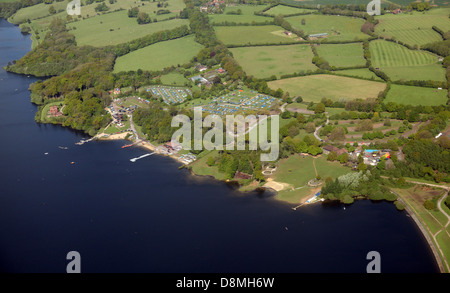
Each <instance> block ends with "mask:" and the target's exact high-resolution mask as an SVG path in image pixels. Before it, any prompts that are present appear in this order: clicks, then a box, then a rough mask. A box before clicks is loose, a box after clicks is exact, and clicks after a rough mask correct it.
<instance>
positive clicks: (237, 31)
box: [214, 25, 297, 46]
mask: <svg viewBox="0 0 450 293" xmlns="http://www.w3.org/2000/svg"><path fill="white" fill-rule="evenodd" d="M214 29H215V31H216V35H217V38H218V39H219V40H221V41H222V42H223V43H224V44H225V45H238V46H242V45H258V44H261V45H264V44H274V43H276V44H292V43H297V41H296V38H295V37H289V36H286V35H285V34H283V32H284V29H283V28H282V27H279V26H276V25H259V26H216V27H215V28H214Z"/></svg>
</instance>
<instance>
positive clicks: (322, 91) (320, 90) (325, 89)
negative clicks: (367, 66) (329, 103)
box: [268, 74, 386, 102]
mask: <svg viewBox="0 0 450 293" xmlns="http://www.w3.org/2000/svg"><path fill="white" fill-rule="evenodd" d="M268 85H269V87H270V88H271V89H274V90H276V89H278V88H281V89H282V90H283V91H285V92H289V94H290V95H291V97H292V96H301V97H303V100H304V101H306V102H320V100H321V99H322V98H329V99H331V100H335V101H341V100H342V101H346V100H353V99H358V98H359V99H367V98H376V97H377V96H378V93H379V92H380V91H383V90H384V89H385V88H386V84H385V83H382V82H376V81H370V80H363V79H356V78H351V77H344V76H336V75H329V74H317V75H310V76H300V77H292V78H286V79H281V80H274V81H271V82H269V83H268Z"/></svg>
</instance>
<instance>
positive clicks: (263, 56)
mask: <svg viewBox="0 0 450 293" xmlns="http://www.w3.org/2000/svg"><path fill="white" fill-rule="evenodd" d="M230 50H231V52H232V53H233V56H234V58H235V59H236V60H237V62H238V63H239V64H240V65H241V66H242V68H243V69H244V71H245V72H246V73H247V74H248V75H253V76H255V77H257V78H265V77H270V76H272V75H275V76H277V77H278V78H279V77H280V76H281V75H283V74H289V73H294V72H299V71H302V70H303V71H305V72H306V71H307V70H316V69H317V67H316V66H315V65H314V64H312V58H313V53H312V51H311V48H310V46H309V45H284V46H258V47H240V48H232V49H230Z"/></svg>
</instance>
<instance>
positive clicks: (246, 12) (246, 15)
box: [208, 5, 273, 24]
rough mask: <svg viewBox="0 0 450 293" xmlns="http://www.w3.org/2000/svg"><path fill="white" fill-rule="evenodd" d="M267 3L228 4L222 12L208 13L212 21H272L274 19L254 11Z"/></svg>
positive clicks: (259, 9) (261, 8)
mask: <svg viewBox="0 0 450 293" xmlns="http://www.w3.org/2000/svg"><path fill="white" fill-rule="evenodd" d="M265 7H267V6H266V5H236V6H228V7H226V8H225V10H224V12H223V13H222V14H210V15H208V17H209V19H210V22H211V23H213V24H214V23H223V22H235V23H252V22H266V21H268V22H270V21H273V19H271V18H269V17H264V16H260V15H255V14H254V12H256V11H261V10H263V9H264V8H265ZM239 9H240V10H241V14H239V15H236V14H227V13H229V12H236V11H238V10H239Z"/></svg>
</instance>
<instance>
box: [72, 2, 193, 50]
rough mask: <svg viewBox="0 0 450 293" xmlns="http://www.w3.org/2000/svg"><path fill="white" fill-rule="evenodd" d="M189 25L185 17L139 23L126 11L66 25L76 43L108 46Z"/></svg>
mask: <svg viewBox="0 0 450 293" xmlns="http://www.w3.org/2000/svg"><path fill="white" fill-rule="evenodd" d="M182 25H189V21H188V20H186V19H173V20H167V21H158V22H153V23H149V24H144V25H139V24H138V23H137V21H136V19H135V18H129V17H128V15H127V11H125V10H122V11H118V12H113V13H107V14H102V15H99V16H96V17H91V18H88V19H85V20H82V21H79V22H73V23H70V24H69V25H68V26H70V27H73V28H75V29H74V30H72V31H71V33H73V34H74V35H75V37H76V40H77V44H78V45H91V46H108V45H117V44H121V43H124V42H128V41H131V40H134V39H137V38H140V37H144V36H146V35H150V34H152V33H155V32H158V31H162V30H170V29H174V28H176V27H180V26H182Z"/></svg>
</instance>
